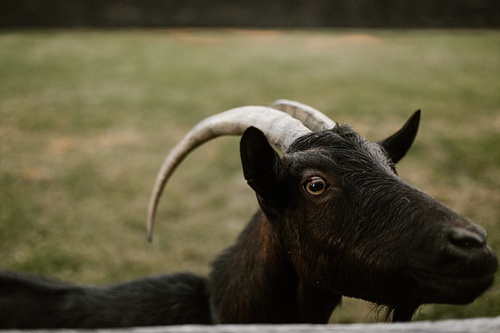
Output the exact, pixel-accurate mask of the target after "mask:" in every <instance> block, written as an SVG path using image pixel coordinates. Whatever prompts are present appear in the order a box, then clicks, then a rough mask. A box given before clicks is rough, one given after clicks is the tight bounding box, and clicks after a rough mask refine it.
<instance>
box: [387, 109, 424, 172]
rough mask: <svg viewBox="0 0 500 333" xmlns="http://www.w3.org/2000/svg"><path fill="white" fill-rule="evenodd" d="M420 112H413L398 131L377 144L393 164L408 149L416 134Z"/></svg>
mask: <svg viewBox="0 0 500 333" xmlns="http://www.w3.org/2000/svg"><path fill="white" fill-rule="evenodd" d="M419 123H420V110H417V111H415V113H413V115H412V116H411V117H410V119H408V121H407V122H406V123H405V124H404V125H403V127H401V129H400V130H399V131H397V132H396V133H394V134H393V135H391V136H390V137H388V138H387V139H385V140H383V141H381V142H379V144H380V145H381V146H382V147H384V149H385V150H386V151H387V154H388V155H389V157H390V158H391V160H392V161H393V162H394V163H398V162H399V160H401V159H402V158H403V157H404V156H405V155H406V153H407V152H408V150H409V149H410V147H411V145H412V143H413V141H414V140H415V137H416V136H417V132H418V125H419Z"/></svg>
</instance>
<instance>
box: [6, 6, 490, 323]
mask: <svg viewBox="0 0 500 333" xmlns="http://www.w3.org/2000/svg"><path fill="white" fill-rule="evenodd" d="M499 25H500V2H499V1H496V0H491V1H488V0H467V1H430V0H423V1H418V2H415V1H389V0H384V1H382V0H381V1H368V0H358V1H347V0H346V1H326V0H324V1H321V0H318V1H294V0H287V1H253V2H248V1H247V2H237V1H215V0H197V1H194V0H193V1H159V0H156V1H153V0H149V1H146V0H143V1H138V0H122V1H119V0H114V1H112V0H101V1H91V0H88V1H76V0H69V1H68V0H67V1H55V0H54V1H49V0H45V1H43V0H17V1H12V0H4V1H1V2H0V189H1V190H0V254H1V255H0V267H1V268H8V269H15V270H18V271H23V272H29V273H34V274H42V275H48V276H53V277H57V278H60V279H66V280H71V281H74V282H78V283H85V284H107V283H113V282H118V281H123V280H126V279H133V278H138V277H141V276H144V275H148V274H159V273H166V272H175V271H194V272H197V273H200V274H207V272H208V271H209V269H210V263H211V261H212V260H213V259H214V258H215V257H216V256H217V254H218V253H220V252H221V251H222V250H223V249H224V248H226V247H228V246H229V245H231V244H232V243H233V242H234V241H235V238H236V237H237V235H238V233H239V232H240V231H241V229H242V228H243V227H244V225H245V224H246V223H247V221H248V220H249V218H250V217H251V215H252V213H253V212H254V211H255V210H256V209H257V203H256V200H255V198H254V194H253V192H252V191H251V190H250V188H248V186H247V185H246V184H245V182H244V179H243V176H242V172H241V166H240V161H239V153H238V139H237V138H224V139H219V140H215V141H213V142H211V143H210V144H207V145H206V146H204V147H202V148H199V149H198V150H197V151H196V152H194V153H193V154H192V155H191V156H190V157H189V158H187V159H186V160H185V161H184V162H183V164H182V165H181V166H180V168H179V169H178V170H177V171H176V173H175V174H174V176H173V178H172V180H171V182H170V183H169V185H168V186H167V188H166V191H165V194H164V197H163V199H162V202H161V205H160V211H159V213H158V224H157V229H156V233H155V240H154V242H153V244H148V243H147V242H146V237H145V216H146V209H147V204H148V199H149V194H150V190H151V188H152V185H153V182H154V178H155V175H156V172H157V171H158V168H159V166H160V164H161V162H162V160H163V158H164V157H165V156H166V154H167V153H168V151H169V150H170V149H171V148H172V147H173V146H174V145H175V143H176V142H178V141H179V140H180V138H181V137H182V136H183V135H184V134H185V133H186V132H187V131H188V130H189V129H190V128H191V127H192V126H193V125H194V124H195V123H196V122H198V121H199V120H201V119H202V118H204V117H207V116H209V115H212V114H214V113H217V112H221V111H223V110H226V109H229V108H232V107H235V106H240V105H246V104H257V105H268V104H269V103H271V102H272V101H273V100H276V99H279V98H288V99H293V100H298V101H301V102H303V103H307V104H310V105H312V106H314V107H316V108H318V109H320V110H322V111H323V112H325V113H326V114H327V115H329V116H330V117H331V118H333V119H334V120H335V121H337V122H339V123H348V124H350V125H351V126H352V127H353V128H354V129H356V130H357V131H359V132H360V133H361V134H362V135H364V136H366V137H367V138H368V139H371V140H380V139H382V138H384V137H386V136H388V135H390V134H392V133H393V132H394V131H396V130H397V129H398V128H399V127H400V126H401V125H402V124H403V123H404V122H405V121H406V119H407V118H408V117H409V116H410V115H411V114H412V113H413V111H415V110H416V109H422V112H423V113H422V123H421V129H420V133H419V135H418V137H417V140H416V142H415V144H414V147H413V148H412V150H411V151H410V153H409V154H408V156H407V157H405V159H404V160H403V161H402V162H401V163H400V164H399V166H398V170H399V174H400V175H401V176H402V177H403V178H404V179H406V180H407V181H409V182H410V183H412V184H414V185H415V186H417V187H419V188H420V189H422V190H424V191H426V192H428V193H429V194H431V195H432V196H434V197H436V198H437V199H438V200H440V201H442V202H443V203H445V204H446V205H448V206H450V207H451V208H452V209H454V210H456V211H458V212H460V213H461V214H464V215H466V216H467V217H469V218H471V219H472V220H474V221H476V222H477V223H479V224H480V225H482V226H483V227H484V228H485V229H486V230H487V231H488V234H489V243H490V245H491V246H492V247H493V248H494V249H496V250H497V253H498V249H500V192H499V189H500V149H499V147H500V94H499V93H498V92H499V91H500V31H499V30H498V27H499ZM111 28H113V29H111ZM497 280H498V279H497ZM497 315H500V284H499V283H498V282H497V283H496V284H495V285H494V286H493V287H492V288H491V289H490V290H489V291H488V292H486V293H485V294H484V295H483V296H482V297H480V298H479V299H478V300H476V301H475V302H474V303H472V304H470V305H467V306H449V305H430V306H425V307H423V308H422V310H421V311H420V312H419V314H418V316H417V319H418V320H424V319H443V318H465V317H478V316H497ZM380 319H381V316H380V315H379V312H378V310H377V308H376V307H375V306H374V305H373V304H370V303H367V302H363V301H359V300H352V299H346V300H345V301H344V303H343V305H342V306H341V307H339V308H338V309H336V310H335V312H334V313H333V315H332V319H331V320H332V322H372V321H377V320H380Z"/></svg>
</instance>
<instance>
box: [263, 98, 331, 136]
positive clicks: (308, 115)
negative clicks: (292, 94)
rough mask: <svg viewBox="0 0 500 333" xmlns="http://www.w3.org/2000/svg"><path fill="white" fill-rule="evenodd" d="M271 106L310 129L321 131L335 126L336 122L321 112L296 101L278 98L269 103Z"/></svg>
mask: <svg viewBox="0 0 500 333" xmlns="http://www.w3.org/2000/svg"><path fill="white" fill-rule="evenodd" d="M271 107H272V108H273V109H277V110H280V111H283V112H286V113H288V114H289V115H291V116H292V117H294V118H296V119H298V120H300V121H301V122H302V123H303V124H304V125H305V126H306V127H307V128H309V129H310V130H312V131H323V130H327V129H332V128H334V127H336V126H337V123H336V122H334V121H333V120H331V119H330V118H328V117H327V116H326V115H325V114H324V113H323V112H321V111H319V110H316V109H315V108H313V107H312V106H309V105H306V104H302V103H299V102H296V101H291V100H288V99H278V100H277V101H274V102H273V103H272V104H271Z"/></svg>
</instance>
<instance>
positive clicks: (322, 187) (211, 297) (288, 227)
mask: <svg viewBox="0 0 500 333" xmlns="http://www.w3.org/2000/svg"><path fill="white" fill-rule="evenodd" d="M276 109H280V110H282V111H286V112H288V113H290V114H292V115H293V116H294V117H295V118H298V119H300V120H301V121H302V122H301V121H298V120H297V119H294V118H292V117H291V116H289V115H288V114H286V113H283V112H280V111H277V110H276ZM419 119H420V113H419V112H417V113H415V114H414V115H413V116H412V117H411V118H410V120H409V121H408V122H407V123H406V124H405V125H404V126H403V128H402V129H401V130H399V131H398V132H397V133H395V134H394V135H392V136H390V137H389V138H387V139H386V140H383V141H382V142H380V143H373V142H368V141H366V140H365V139H363V138H362V137H361V136H360V135H359V134H358V133H356V132H355V131H353V130H352V129H351V128H350V127H348V126H345V125H343V126H338V125H337V124H335V122H333V121H331V120H330V119H328V118H326V116H324V115H323V114H321V113H319V111H316V110H314V109H312V108H310V107H308V106H304V105H301V104H298V103H293V102H287V101H284V102H283V101H282V102H278V103H275V104H274V105H273V108H264V107H243V108H237V109H233V110H230V111H227V112H225V113H221V114H218V115H215V116H213V117H210V118H208V119H206V120H204V121H202V122H200V123H199V124H198V125H197V126H195V127H194V128H193V130H192V131H190V132H189V133H188V134H187V135H186V137H185V138H184V139H183V140H182V141H181V142H180V144H179V145H178V146H177V147H175V148H174V150H173V151H172V153H171V154H170V155H169V156H168V157H167V159H166V161H165V162H164V164H163V166H162V169H161V170H160V173H159V176H158V178H157V182H156V184H155V188H154V190H153V195H152V201H151V206H150V210H149V220H148V232H149V236H150V237H151V233H152V228H153V217H154V214H155V211H156V206H157V203H158V201H159V197H160V195H161V192H162V190H163V187H164V185H165V183H166V181H167V180H168V178H169V177H170V175H171V174H172V172H173V170H174V169H175V168H176V166H177V165H178V164H179V163H180V161H182V159H183V158H184V157H185V156H186V155H187V154H188V153H189V152H190V151H191V150H193V149H194V148H195V147H197V146H198V145H200V144H202V143H203V142H206V141H208V140H210V139H212V138H214V137H216V136H219V135H226V134H233V135H234V134H237V135H239V134H243V136H242V139H241V144H240V151H241V160H242V165H243V173H244V176H245V179H246V180H247V181H248V184H249V185H250V186H251V187H252V189H253V190H254V191H255V193H256V195H257V199H258V202H259V205H260V208H261V209H260V210H259V212H257V213H256V215H255V216H254V218H253V219H252V220H251V221H250V223H249V224H248V226H247V227H246V228H245V230H244V231H243V232H242V234H241V235H240V237H239V238H238V241H237V242H236V244H235V245H234V246H232V247H231V248H229V249H228V250H226V251H225V252H224V253H222V254H221V255H220V256H219V258H218V259H217V260H216V261H215V263H214V264H213V269H212V272H211V274H210V276H209V279H208V285H207V286H205V283H204V280H203V279H201V278H198V277H193V276H191V275H189V276H186V275H171V276H165V277H163V280H162V281H163V282H161V283H158V284H157V285H155V284H153V283H150V282H151V280H148V279H146V280H139V281H137V282H132V283H130V284H122V285H119V286H117V287H110V288H104V289H97V288H93V287H90V288H89V287H86V288H83V287H78V286H73V285H61V286H59V285H55V286H52V283H48V284H47V283H43V282H40V281H39V280H35V281H33V280H28V281H26V280H25V279H23V278H20V279H17V278H12V276H11V278H10V279H9V277H7V278H6V277H5V275H3V276H2V275H0V285H6V286H7V287H6V288H7V289H6V290H9V291H8V292H7V298H6V299H5V293H6V292H5V291H3V290H4V289H3V287H2V289H0V290H1V292H2V295H3V296H2V297H1V298H0V322H2V321H3V318H2V317H1V316H6V317H7V316H10V315H11V314H10V313H11V310H10V309H11V308H15V307H16V306H17V307H18V308H23V309H25V307H23V305H22V303H27V304H29V307H28V309H29V310H30V311H24V310H23V311H20V312H19V315H18V317H17V318H16V319H15V320H13V321H11V322H10V324H9V325H10V326H8V327H21V326H22V325H21V324H20V323H22V321H23V320H24V321H26V322H29V323H30V326H24V327H56V326H57V327H62V326H65V327H96V326H102V327H105V326H107V327H113V326H124V325H130V326H144V325H163V324H174V323H177V324H183V323H188V322H191V323H207V322H211V323H293V322H294V323H326V322H327V320H328V318H329V316H330V314H331V312H332V311H333V309H334V308H335V307H336V306H337V305H338V304H339V303H340V299H341V297H342V296H343V295H344V296H350V297H356V298H362V299H365V300H368V301H372V302H375V303H377V304H380V305H385V306H387V307H388V309H389V310H390V311H389V312H393V320H394V321H408V320H411V318H412V316H413V313H414V311H415V310H416V309H417V308H418V307H419V306H420V305H421V304H425V303H451V304H465V303H469V302H471V301H473V300H474V299H475V298H476V297H478V296H479V295H480V294H481V293H482V292H484V291H485V290H486V289H487V288H488V287H489V286H490V285H491V284H492V283H493V275H494V272H495V271H496V269H497V259H496V256H495V254H494V253H493V252H492V251H491V249H490V248H489V247H488V246H487V245H486V233H485V231H484V230H483V229H482V228H480V227H479V226H477V225H476V224H474V223H472V222H471V221H469V220H467V219H466V218H464V217H462V216H460V215H458V214H457V213H455V212H453V211H452V210H450V209H449V208H446V207H444V206H443V205H442V204H440V203H439V202H437V201H436V200H434V199H432V198H431V197H429V196H428V195H426V194H425V193H423V192H421V191H419V190H417V189H416V188H414V187H413V186H411V185H410V184H408V183H406V182H405V181H403V180H402V179H401V178H399V176H398V175H397V173H396V171H395V167H394V164H395V163H397V162H398V161H399V160H400V159H401V158H402V157H403V156H404V155H405V154H406V152H407V150H408V149H409V148H410V146H411V144H412V143H413V140H414V138H415V135H416V133H417V129H418V124H419ZM304 124H305V126H304ZM273 146H275V147H277V148H278V149H279V150H280V151H281V152H282V153H283V155H281V156H280V155H278V154H277V153H276V151H275V150H274V148H273ZM6 280H7V284H6V282H5V281H6ZM153 281H154V280H153ZM156 281H161V280H156ZM9 283H10V285H11V286H13V287H8V286H9ZM176 284H180V285H181V286H183V288H177V287H174V285H176ZM15 286H19V288H17V287H15ZM32 286H33V287H32ZM136 288H137V290H140V291H141V293H140V295H139V294H135V291H133V290H134V289H136ZM162 288H163V289H162ZM207 289H208V292H207ZM11 290H14V291H11ZM59 291H62V292H61V293H59ZM120 291H123V294H121V293H120ZM132 291H133V292H132ZM115 292H116V293H115ZM155 293H159V294H160V295H161V296H157V295H155ZM131 294H133V296H131ZM9 295H23V296H22V297H21V296H19V297H17V296H15V299H13V298H14V296H9ZM184 297H185V299H184ZM68 300H69V301H70V302H69V304H71V306H69V305H68ZM75 300H77V301H75ZM95 300H98V301H95ZM162 300H165V301H162ZM127 302H128V303H129V304H128V305H122V307H119V306H117V304H118V303H120V304H121V303H127ZM132 302H137V304H135V306H132V305H131V303H132ZM9 304H15V305H13V306H9ZM19 304H21V305H19ZM129 307H130V308H131V310H130V311H128V308H129ZM38 308H42V309H51V310H50V314H47V315H41V316H42V317H43V318H42V317H40V316H38V317H36V316H34V315H32V314H31V312H32V310H36V309H38ZM68 308H70V309H71V310H70V311H66V309H68ZM4 309H5V312H4V311H3V310H4ZM45 313H47V312H45ZM178 314H183V316H178ZM162 316H165V317H164V318H165V320H160V319H159V318H160V317H162ZM82 318H85V320H83V319H82ZM153 318H158V321H157V322H155V321H154V319H153ZM135 319H137V320H135ZM104 320H107V321H106V322H105V321H104ZM89 322H92V324H88V323H89ZM56 323H57V324H56ZM0 325H1V324H0ZM4 327H7V326H4Z"/></svg>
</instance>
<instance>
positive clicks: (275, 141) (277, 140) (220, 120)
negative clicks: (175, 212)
mask: <svg viewBox="0 0 500 333" xmlns="http://www.w3.org/2000/svg"><path fill="white" fill-rule="evenodd" d="M250 126H254V127H256V128H258V129H260V130H261V131H262V132H263V133H264V135H265V136H266V138H267V140H268V141H269V143H271V144H272V145H275V146H277V147H278V148H279V149H280V150H281V151H282V152H285V151H286V150H287V148H288V147H289V146H290V145H291V144H292V142H293V141H295V139H297V138H298V137H301V136H302V135H304V134H307V133H310V132H311V130H309V129H308V128H307V127H305V126H304V125H303V124H302V123H301V122H300V121H299V120H297V119H294V118H292V117H291V116H290V115H288V114H286V113H283V112H281V111H278V110H276V109H273V108H269V107H264V106H243V107H238V108H234V109H231V110H228V111H225V112H222V113H218V114H216V115H213V116H211V117H208V118H205V119H204V120H202V121H201V122H199V123H198V124H197V125H195V126H194V127H193V128H192V129H191V130H190V131H189V132H188V133H187V134H186V135H185V136H184V138H182V140H181V141H180V142H179V143H178V144H177V146H175V147H174V149H173V150H172V151H171V152H170V154H169V155H168V156H167V157H166V159H165V160H164V161H163V164H162V166H161V168H160V171H158V174H157V176H156V181H155V184H154V187H153V191H152V193H151V199H150V201H149V209H148V217H147V234H148V240H149V241H151V239H152V236H153V227H154V217H155V214H156V209H157V206H158V202H159V200H160V196H161V194H162V192H163V189H164V187H165V185H166V183H167V180H168V179H169V178H170V176H171V175H172V173H173V171H174V170H175V168H176V167H177V166H178V165H179V163H180V162H181V161H182V160H183V159H184V158H185V157H186V156H187V155H188V154H189V153H190V152H191V151H192V150H194V149H195V148H196V147H198V146H199V145H201V144H203V143H205V142H207V141H209V140H211V139H214V138H216V137H218V136H222V135H241V134H243V132H244V131H245V130H246V129H247V128H248V127H250Z"/></svg>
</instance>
